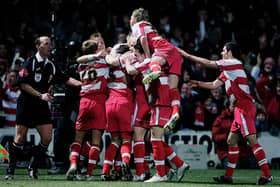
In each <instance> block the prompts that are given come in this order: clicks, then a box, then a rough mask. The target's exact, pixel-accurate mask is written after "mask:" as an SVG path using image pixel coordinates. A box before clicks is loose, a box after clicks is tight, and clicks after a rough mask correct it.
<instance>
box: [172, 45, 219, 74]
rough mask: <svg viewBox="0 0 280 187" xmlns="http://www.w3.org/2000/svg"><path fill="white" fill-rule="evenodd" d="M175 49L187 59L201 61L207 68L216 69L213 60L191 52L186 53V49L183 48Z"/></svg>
mask: <svg viewBox="0 0 280 187" xmlns="http://www.w3.org/2000/svg"><path fill="white" fill-rule="evenodd" d="M177 49H178V51H179V52H180V53H181V55H182V56H184V57H186V58H187V59H189V60H191V61H193V62H196V63H201V64H202V65H204V66H206V67H208V68H213V69H217V68H218V66H217V64H216V62H215V61H212V60H208V59H206V58H201V57H198V56H194V55H191V54H189V53H187V52H186V51H184V50H182V49H180V48H177Z"/></svg>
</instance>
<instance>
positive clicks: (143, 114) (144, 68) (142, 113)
mask: <svg viewBox="0 0 280 187" xmlns="http://www.w3.org/2000/svg"><path fill="white" fill-rule="evenodd" d="M149 63H150V59H145V60H144V61H143V62H142V63H139V62H136V63H134V64H133V66H134V67H135V68H136V69H137V70H138V71H140V72H139V73H137V74H136V75H135V76H134V81H135V87H136V96H135V107H134V115H133V124H134V126H138V127H143V128H149V127H150V118H151V106H150V104H149V103H150V102H151V100H152V95H151V92H150V85H149V84H143V83H142V79H143V77H144V76H145V75H148V74H149V73H151V70H150V68H149Z"/></svg>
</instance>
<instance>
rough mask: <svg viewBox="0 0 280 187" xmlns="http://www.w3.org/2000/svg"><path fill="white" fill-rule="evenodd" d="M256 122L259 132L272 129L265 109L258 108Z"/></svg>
mask: <svg viewBox="0 0 280 187" xmlns="http://www.w3.org/2000/svg"><path fill="white" fill-rule="evenodd" d="M255 124H256V129H257V132H258V133H259V132H263V131H269V130H270V124H269V123H268V121H267V119H266V116H265V112H264V111H263V110H257V115H256V119H255Z"/></svg>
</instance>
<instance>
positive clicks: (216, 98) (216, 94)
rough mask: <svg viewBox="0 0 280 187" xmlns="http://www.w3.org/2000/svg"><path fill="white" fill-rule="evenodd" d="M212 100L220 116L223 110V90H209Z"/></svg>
mask: <svg viewBox="0 0 280 187" xmlns="http://www.w3.org/2000/svg"><path fill="white" fill-rule="evenodd" d="M211 95H212V100H213V102H214V103H216V105H217V110H218V114H221V112H222V110H223V109H224V102H225V95H223V89H222V88H221V87H220V88H217V89H214V90H211Z"/></svg>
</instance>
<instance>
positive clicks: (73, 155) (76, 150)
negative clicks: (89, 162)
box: [70, 141, 81, 165]
mask: <svg viewBox="0 0 280 187" xmlns="http://www.w3.org/2000/svg"><path fill="white" fill-rule="evenodd" d="M80 151H81V143H80V142H78V141H74V142H73V143H72V145H71V152H70V163H71V165H72V164H77V162H78V160H79V154H80Z"/></svg>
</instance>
